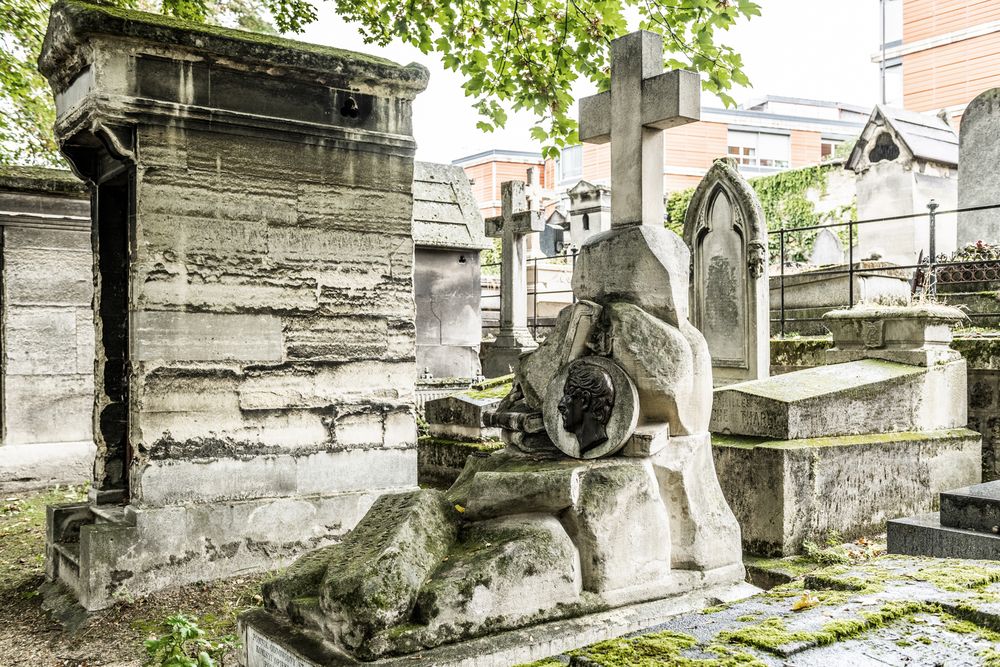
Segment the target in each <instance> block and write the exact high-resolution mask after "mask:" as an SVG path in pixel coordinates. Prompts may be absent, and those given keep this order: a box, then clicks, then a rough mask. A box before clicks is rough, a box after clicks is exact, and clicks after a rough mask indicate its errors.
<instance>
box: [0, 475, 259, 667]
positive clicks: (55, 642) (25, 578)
mask: <svg viewBox="0 0 1000 667" xmlns="http://www.w3.org/2000/svg"><path fill="white" fill-rule="evenodd" d="M83 496H84V492H83V489H82V488H73V487H70V488H67V487H62V488H58V487H57V488H54V489H48V490H46V491H40V492H35V493H21V494H11V495H7V496H3V497H0V667H50V666H58V667H96V666H98V665H101V666H107V667H111V666H114V667H126V666H127V667H139V666H140V665H143V664H144V659H145V650H144V648H143V642H144V641H145V640H146V639H149V638H151V637H154V636H156V635H158V634H160V633H161V632H162V631H163V627H162V623H163V620H164V619H165V618H166V617H168V616H170V615H172V614H176V613H183V614H187V615H188V616H190V617H193V618H194V619H195V620H196V622H197V623H198V625H199V627H201V628H202V629H203V630H204V631H205V633H206V638H207V639H209V640H211V641H217V640H218V639H220V638H221V637H223V636H225V635H227V634H231V633H233V632H235V620H236V615H237V614H239V613H240V612H242V611H244V610H246V609H250V608H251V607H254V606H257V605H258V604H260V602H261V598H260V595H259V591H260V583H261V581H262V580H263V579H264V578H265V576H266V575H256V576H251V577H247V576H244V577H239V578H234V579H229V580H224V581H215V582H212V583H196V584H192V585H189V586H184V587H181V588H176V589H171V590H167V591H163V592H160V593H157V594H155V595H150V596H148V597H145V598H140V599H136V600H123V601H120V602H119V603H117V604H116V605H115V606H113V607H111V608H109V609H105V610H103V611H100V612H96V613H94V614H92V615H91V616H90V617H89V618H88V619H87V621H86V622H85V623H84V624H83V625H82V626H81V627H79V629H77V630H76V631H75V632H68V631H66V630H65V629H64V628H63V626H62V625H60V623H58V622H57V621H56V620H54V619H53V618H52V617H51V616H50V615H49V614H48V612H46V611H45V610H43V609H42V596H41V595H40V594H39V592H38V589H39V586H41V585H42V583H43V582H44V581H45V577H44V572H45V562H44V560H45V506H46V505H54V504H59V503H69V502H79V500H80V499H81V498H83ZM235 665H236V658H235V655H234V652H232V651H231V652H230V653H229V655H227V656H226V657H225V659H224V667H235Z"/></svg>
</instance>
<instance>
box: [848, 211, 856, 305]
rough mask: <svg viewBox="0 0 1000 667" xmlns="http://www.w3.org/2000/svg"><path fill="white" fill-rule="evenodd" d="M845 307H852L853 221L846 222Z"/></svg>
mask: <svg viewBox="0 0 1000 667" xmlns="http://www.w3.org/2000/svg"><path fill="white" fill-rule="evenodd" d="M847 307H848V308H853V307H854V221H852V220H848V221H847Z"/></svg>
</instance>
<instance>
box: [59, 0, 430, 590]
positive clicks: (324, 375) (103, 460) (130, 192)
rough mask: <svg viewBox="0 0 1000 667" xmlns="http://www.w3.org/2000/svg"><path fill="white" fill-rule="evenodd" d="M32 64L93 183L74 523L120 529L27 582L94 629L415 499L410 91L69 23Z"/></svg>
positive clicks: (352, 74)
mask: <svg viewBox="0 0 1000 667" xmlns="http://www.w3.org/2000/svg"><path fill="white" fill-rule="evenodd" d="M39 66H40V70H41V71H42V72H43V73H44V75H45V76H46V78H47V79H48V81H49V83H50V85H51V86H52V88H53V91H54V93H55V96H56V112H57V118H56V127H55V131H56V135H57V136H58V137H59V139H60V145H61V147H62V150H63V151H64V153H65V155H66V156H67V158H68V159H69V160H70V161H71V162H72V163H73V164H74V166H75V167H76V169H77V171H78V172H79V173H81V174H82V175H84V176H85V177H86V178H88V179H90V180H91V181H92V182H94V183H97V184H98V185H96V195H97V197H96V199H95V201H98V202H100V204H99V205H98V206H97V207H95V210H93V211H92V212H91V213H92V224H93V226H94V233H95V234H96V236H97V239H98V243H97V247H98V248H99V255H98V257H97V258H96V261H95V263H94V266H93V270H94V272H95V275H94V276H93V278H94V281H93V282H94V284H95V285H96V287H97V290H96V294H95V297H94V302H95V304H94V310H95V312H96V317H97V320H98V321H97V322H96V323H95V324H96V332H97V346H96V347H97V350H96V360H97V361H96V364H91V365H90V367H89V370H90V372H92V373H93V374H94V377H95V382H96V390H95V394H96V395H95V396H94V397H93V398H92V400H91V402H90V405H91V406H92V409H93V410H94V412H95V414H94V419H93V423H94V424H95V425H96V426H97V428H96V431H97V432H96V433H95V439H96V443H97V450H98V453H97V459H96V463H95V467H94V475H93V479H92V487H91V489H92V490H91V500H92V501H93V503H94V505H95V507H96V506H98V505H103V504H107V503H116V504H127V506H128V511H127V512H126V513H125V514H124V515H123V517H122V520H121V521H120V522H113V523H111V524H107V523H103V522H102V523H97V517H98V514H94V515H93V517H92V520H91V521H90V522H86V523H83V524H82V525H77V528H78V530H76V531H75V532H73V531H71V532H70V533H69V534H66V535H63V536H62V537H63V538H64V540H62V541H65V543H66V544H70V545H75V544H79V547H80V548H79V551H76V550H75V546H71V547H65V544H64V545H60V544H56V543H53V544H50V545H49V552H48V559H49V561H48V570H47V573H48V575H49V576H50V577H52V578H59V579H62V580H63V581H64V582H65V583H66V584H67V585H69V586H70V587H71V588H73V589H74V591H75V592H76V594H77V595H78V596H79V598H80V599H81V602H82V604H83V605H84V606H85V607H87V608H89V609H96V608H100V607H103V606H106V605H107V604H109V603H110V602H111V601H112V600H113V599H114V596H115V595H120V594H121V593H122V591H128V592H129V594H131V595H140V594H144V593H148V592H151V591H154V590H157V589H159V588H162V587H165V586H170V585H175V584H179V583H183V582H189V581H194V580H208V579H212V578H216V577H224V576H227V575H230V574H232V573H234V572H246V571H253V570H259V569H264V568H270V567H274V566H276V565H278V564H284V563H288V562H290V561H291V560H292V559H293V558H294V557H295V556H296V555H298V554H301V553H302V552H304V551H306V550H308V549H311V548H316V547H321V546H324V545H326V544H329V543H331V542H333V541H335V540H337V539H339V538H340V537H341V536H343V534H344V533H345V532H347V531H348V530H349V529H350V528H351V527H352V526H353V525H354V524H355V523H356V522H357V521H358V520H359V519H360V518H361V516H363V515H364V513H365V511H366V510H367V509H368V508H369V507H370V506H371V504H372V503H373V502H374V501H375V499H376V498H377V497H378V495H379V494H380V493H381V492H384V491H398V490H401V489H409V488H412V487H414V486H415V485H416V465H415V463H416V458H417V452H416V415H415V397H414V391H415V381H416V377H417V368H416V364H415V314H414V290H413V281H412V275H413V258H414V253H413V239H412V227H413V221H412V188H413V154H414V151H415V144H414V142H413V139H412V127H411V122H410V105H411V102H412V100H413V98H414V97H415V96H416V95H417V94H418V93H419V92H420V91H421V90H422V89H423V88H424V87H425V86H426V81H427V71H426V69H424V68H423V67H421V66H419V65H410V66H401V65H398V64H395V63H392V62H390V61H388V60H385V59H382V58H378V57H374V56H367V55H363V54H353V53H351V52H347V51H343V50H339V49H331V48H326V47H320V46H315V45H304V44H301V43H297V42H293V41H290V40H284V39H281V38H278V37H271V36H267V37H265V36H260V35H254V34H252V33H246V32H241V31H238V30H227V29H223V28H216V27H212V26H205V25H199V24H190V23H185V22H183V21H178V20H176V19H168V18H165V17H162V16H158V15H153V14H144V13H142V12H133V11H129V10H120V9H116V8H113V7H106V6H97V5H90V4H86V3H83V2H76V1H74V0H66V1H64V2H60V3H57V4H56V5H54V6H53V9H52V13H51V19H50V22H49V29H48V32H47V34H46V38H45V42H44V47H43V49H42V55H41V58H40V61H39ZM126 288H127V289H126ZM226 332H230V333H231V335H229V336H227V335H225V334H226ZM126 377H127V380H128V381H127V382H125V381H124V378H126Z"/></svg>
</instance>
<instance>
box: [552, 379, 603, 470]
mask: <svg viewBox="0 0 1000 667" xmlns="http://www.w3.org/2000/svg"><path fill="white" fill-rule="evenodd" d="M614 405H615V386H614V383H613V382H612V379H611V375H610V374H609V373H608V372H607V371H606V370H604V369H603V368H601V367H600V366H597V365H596V364H592V363H587V362H586V361H583V360H578V361H575V362H573V363H572V364H570V366H569V372H568V373H567V375H566V383H565V385H564V386H563V395H562V398H561V399H559V414H560V416H561V417H562V426H563V428H564V429H566V430H567V431H569V432H571V433H573V434H574V435H575V436H576V440H577V442H578V443H579V445H580V454H581V455H582V454H584V453H585V452H587V451H589V450H590V449H593V448H594V447H597V446H598V445H601V444H603V443H604V442H606V441H607V439H608V434H607V430H606V427H607V425H608V421H609V420H610V419H611V411H612V408H613V407H614Z"/></svg>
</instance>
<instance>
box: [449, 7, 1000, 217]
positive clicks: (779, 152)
mask: <svg viewBox="0 0 1000 667" xmlns="http://www.w3.org/2000/svg"><path fill="white" fill-rule="evenodd" d="M998 1H1000V0H998ZM870 111H871V110H870V109H867V108H865V107H859V106H854V105H849V104H841V103H837V102H823V101H817V100H804V99H798V98H791V97H776V96H768V97H765V98H763V99H761V100H759V101H756V102H753V103H751V104H747V105H744V106H742V107H740V108H737V109H715V108H703V109H702V112H701V120H700V121H699V122H697V123H689V124H687V125H682V126H680V127H676V128H673V129H670V130H667V131H666V141H665V150H664V155H663V178H664V185H665V188H666V191H667V192H672V191H675V190H679V189H684V188H688V187H692V186H694V185H697V183H698V181H699V180H700V179H701V177H702V176H703V175H704V174H705V172H706V171H708V168H709V167H710V166H712V162H713V161H714V160H715V159H717V158H719V157H722V156H725V155H729V156H731V157H734V158H736V160H737V161H738V162H739V165H740V170H741V171H743V172H744V174H745V175H747V176H758V175H764V174H771V173H775V172H778V171H783V170H785V169H794V168H797V167H804V166H808V165H812V164H816V163H818V162H821V161H822V160H823V159H825V158H828V157H831V156H832V155H833V152H834V149H835V147H836V145H837V144H839V143H841V142H843V141H847V140H853V139H854V138H855V137H857V135H858V134H859V133H860V131H861V129H862V127H864V124H865V123H866V122H867V120H868V116H869V113H870ZM453 164H456V165H459V166H461V167H463V168H464V169H465V172H466V174H468V175H469V178H470V179H472V181H473V185H472V190H473V194H474V195H475V197H476V199H477V201H478V202H479V207H480V211H482V213H483V215H484V216H486V217H488V216H491V215H496V212H497V211H499V206H500V202H499V199H500V184H501V183H502V182H503V181H506V180H511V179H520V180H524V179H525V173H526V171H527V169H528V168H529V167H538V166H539V165H543V164H544V169H543V170H542V172H541V175H540V176H541V178H540V184H541V187H542V188H543V189H544V190H546V191H547V192H548V193H549V195H550V196H551V197H552V199H553V200H555V201H557V202H560V201H562V200H565V199H567V198H568V195H567V194H566V193H567V191H568V190H569V189H570V188H572V187H573V186H574V185H576V184H577V183H579V182H580V181H581V180H585V181H589V182H590V183H594V184H602V185H607V184H609V183H610V181H611V148H610V144H601V145H595V144H582V145H577V146H571V147H568V148H566V149H564V150H563V151H562V155H561V156H560V159H559V160H555V161H553V160H548V161H544V160H543V159H542V157H541V154H540V153H530V152H520V151H503V150H493V151H486V152H483V153H477V154H476V155H470V156H468V157H464V158H460V159H458V160H455V161H454V162H453ZM612 196H613V195H612ZM560 208H565V207H564V206H560Z"/></svg>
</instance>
